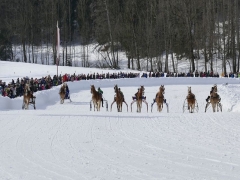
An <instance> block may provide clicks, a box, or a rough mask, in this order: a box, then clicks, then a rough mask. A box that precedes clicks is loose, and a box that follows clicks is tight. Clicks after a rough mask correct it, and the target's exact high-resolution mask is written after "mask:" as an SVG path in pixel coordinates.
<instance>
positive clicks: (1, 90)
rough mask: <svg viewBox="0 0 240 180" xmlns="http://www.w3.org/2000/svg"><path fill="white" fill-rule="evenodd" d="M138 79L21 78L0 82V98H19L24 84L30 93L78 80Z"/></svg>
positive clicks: (96, 76) (92, 76) (108, 75)
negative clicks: (28, 87) (27, 86)
mask: <svg viewBox="0 0 240 180" xmlns="http://www.w3.org/2000/svg"><path fill="white" fill-rule="evenodd" d="M136 77H139V73H131V72H130V73H125V72H119V73H105V74H103V73H102V74H99V73H93V74H87V75H86V74H79V75H76V74H75V73H74V74H72V75H70V74H64V75H63V76H61V75H59V76H57V75H54V76H53V77H51V76H50V75H48V76H46V77H42V78H29V77H23V78H21V79H19V78H18V79H17V80H13V79H12V81H11V82H10V83H8V84H7V83H6V82H2V80H0V96H4V97H9V98H15V97H21V96H22V95H23V92H24V87H25V84H26V83H27V84H29V85H30V90H31V91H32V92H37V91H42V90H46V89H51V88H52V87H53V86H58V85H60V84H62V83H63V82H68V81H80V80H91V79H93V80H94V79H118V78H136Z"/></svg>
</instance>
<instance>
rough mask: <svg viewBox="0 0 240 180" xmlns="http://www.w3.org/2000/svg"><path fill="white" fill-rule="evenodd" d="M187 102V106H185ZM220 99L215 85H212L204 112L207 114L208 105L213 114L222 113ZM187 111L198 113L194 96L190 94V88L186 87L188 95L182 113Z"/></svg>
mask: <svg viewBox="0 0 240 180" xmlns="http://www.w3.org/2000/svg"><path fill="white" fill-rule="evenodd" d="M186 101H187V105H186ZM220 101H221V98H220V96H219V94H218V93H217V85H214V86H213V87H212V90H211V91H210V96H209V99H207V104H206V106H205V112H207V109H208V108H209V105H210V104H211V105H212V109H213V112H216V111H217V112H218V111H219V110H220V111H222V104H221V102H220ZM186 107H187V109H188V110H189V112H190V113H193V112H194V111H195V110H196V111H198V103H197V100H196V97H195V94H193V93H192V90H191V87H188V95H187V97H186V99H185V101H184V103H183V112H184V111H185V108H186Z"/></svg>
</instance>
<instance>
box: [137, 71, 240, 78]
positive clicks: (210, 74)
mask: <svg viewBox="0 0 240 180" xmlns="http://www.w3.org/2000/svg"><path fill="white" fill-rule="evenodd" d="M220 76H221V77H227V78H240V73H231V72H230V73H229V74H224V73H222V74H221V75H219V73H218V72H215V73H214V72H212V71H211V72H210V71H208V72H198V71H195V72H188V73H184V72H180V73H173V72H168V73H164V72H149V73H143V74H142V76H141V77H145V78H149V77H217V78H218V77H220Z"/></svg>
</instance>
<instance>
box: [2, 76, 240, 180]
mask: <svg viewBox="0 0 240 180" xmlns="http://www.w3.org/2000/svg"><path fill="white" fill-rule="evenodd" d="M150 81H151V80H150ZM116 82H118V83H120V84H121V83H122V84H124V83H125V82H126V81H125V82H124V80H120V81H111V82H109V81H108V83H110V84H107V83H106V84H104V81H102V82H100V81H99V82H96V87H97V86H98V85H100V84H99V83H101V85H102V86H103V88H102V89H103V91H104V98H105V99H106V100H107V101H108V110H109V111H106V104H104V108H101V111H100V112H94V111H90V110H89V102H90V99H91V94H90V90H89V84H91V82H88V83H89V84H88V85H86V86H83V85H82V83H75V82H74V83H69V86H70V91H71V99H72V101H73V102H72V103H70V102H69V101H68V100H65V103H64V104H60V103H59V102H60V101H59V97H58V95H57V92H58V90H59V87H55V88H53V89H51V90H49V91H43V92H38V93H37V99H36V105H37V110H33V109H32V107H30V110H27V111H25V110H20V108H21V99H20V98H18V99H15V100H11V101H10V100H5V99H4V100H5V101H9V102H8V103H9V104H8V106H9V107H13V109H15V110H10V109H7V108H6V109H3V110H4V111H1V112H0V116H1V119H0V130H1V137H0V144H1V146H0V162H1V163H0V179H14V180H15V179H24V180H32V179H34V180H45V179H48V180H49V179H58V180H76V179H81V180H82V179H86V180H89V179H92V180H113V179H123V180H126V179H131V180H154V179H155V180H159V179H161V180H165V179H166V180H169V179H175V180H183V179H184V180H202V179H208V180H225V179H231V180H239V177H240V134H239V133H240V131H239V129H240V118H239V111H240V109H239V108H240V103H239V100H240V95H239V94H240V88H239V87H240V86H239V85H238V84H228V85H226V84H224V83H222V84H219V85H218V92H219V94H220V96H221V98H222V100H221V103H222V104H223V112H221V113H220V112H218V113H213V112H212V109H211V108H209V109H208V111H207V113H204V108H205V105H206V102H205V99H206V98H207V96H208V95H209V91H210V89H211V86H212V84H213V83H209V84H207V85H202V84H193V85H191V83H189V84H185V85H182V84H177V85H170V84H167V85H165V98H166V99H167V102H168V103H169V113H167V110H166V106H165V105H164V107H163V112H161V113H158V112H156V108H157V107H156V104H155V105H154V106H153V112H152V113H151V103H152V99H153V98H154V96H155V94H156V92H157V91H158V88H159V85H157V84H162V83H163V84H164V83H165V82H160V83H156V82H155V86H153V85H151V84H150V85H149V86H145V95H146V96H147V102H148V112H147V111H146V105H145V104H143V106H142V113H136V103H134V104H133V112H131V101H132V100H131V97H132V95H133V94H134V93H135V92H136V91H137V86H135V85H134V84H132V85H125V86H121V89H122V91H123V93H124V95H125V99H126V101H127V103H128V112H127V108H126V106H125V104H123V112H121V113H118V112H117V110H116V104H114V105H113V109H112V112H110V108H111V107H110V106H111V103H112V100H113V97H114V91H113V86H112V85H113V84H114V83H116ZM131 82H132V81H131ZM153 84H154V83H153ZM189 85H191V87H192V92H193V93H194V94H195V95H196V99H197V101H198V106H199V112H198V113H193V114H190V113H189V112H188V111H186V112H185V113H183V102H184V100H185V98H186V96H187V86H189ZM50 96H51V97H50ZM12 101H13V102H12ZM44 102H45V103H44ZM46 102H48V103H46ZM15 104H16V105H15ZM17 106H18V107H17ZM19 107H20V108H19ZM17 108H18V109H19V110H18V109H17Z"/></svg>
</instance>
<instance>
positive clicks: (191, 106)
mask: <svg viewBox="0 0 240 180" xmlns="http://www.w3.org/2000/svg"><path fill="white" fill-rule="evenodd" d="M186 99H187V103H188V110H189V112H190V113H193V111H194V109H195V103H196V98H195V95H194V94H193V93H192V91H191V87H188V95H187V98H186Z"/></svg>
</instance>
